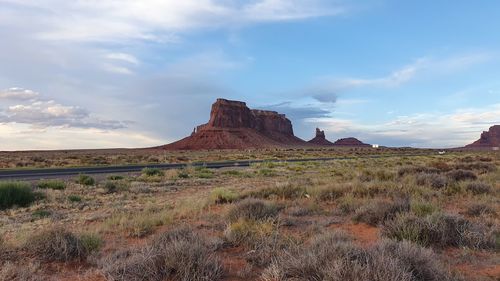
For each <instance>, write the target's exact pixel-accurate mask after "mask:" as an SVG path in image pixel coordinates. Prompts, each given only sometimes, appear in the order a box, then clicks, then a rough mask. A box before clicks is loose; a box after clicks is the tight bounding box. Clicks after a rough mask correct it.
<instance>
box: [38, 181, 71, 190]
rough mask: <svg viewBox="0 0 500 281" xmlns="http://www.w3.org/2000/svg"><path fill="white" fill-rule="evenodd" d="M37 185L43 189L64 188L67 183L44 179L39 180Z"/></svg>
mask: <svg viewBox="0 0 500 281" xmlns="http://www.w3.org/2000/svg"><path fill="white" fill-rule="evenodd" d="M37 187H38V188H41V189H47V188H49V189H54V190H64V189H66V183H65V182H63V181H61V180H43V181H39V182H38V184H37Z"/></svg>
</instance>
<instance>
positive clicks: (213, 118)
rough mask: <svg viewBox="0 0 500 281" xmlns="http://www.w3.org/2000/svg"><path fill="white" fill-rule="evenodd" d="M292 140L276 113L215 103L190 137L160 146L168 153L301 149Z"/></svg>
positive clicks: (281, 116)
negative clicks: (279, 147) (178, 151)
mask: <svg viewBox="0 0 500 281" xmlns="http://www.w3.org/2000/svg"><path fill="white" fill-rule="evenodd" d="M304 144H306V142H305V141H303V140H301V139H299V138H298V137H296V136H294V134H293V128H292V122H291V121H290V120H289V119H288V118H286V117H285V115H284V114H279V113H277V112H275V111H266V110H251V109H249V108H248V107H247V106H246V103H244V102H241V101H231V100H226V99H217V101H216V102H215V103H214V104H213V105H212V110H211V112H210V120H209V121H208V123H207V124H203V125H200V126H198V127H196V129H195V130H194V131H193V133H192V134H191V136H189V137H186V138H184V139H182V140H179V141H177V142H174V143H171V144H168V145H165V146H162V147H161V148H164V149H169V150H188V149H189V150H201V149H244V148H261V147H272V146H283V145H286V146H296V145H304Z"/></svg>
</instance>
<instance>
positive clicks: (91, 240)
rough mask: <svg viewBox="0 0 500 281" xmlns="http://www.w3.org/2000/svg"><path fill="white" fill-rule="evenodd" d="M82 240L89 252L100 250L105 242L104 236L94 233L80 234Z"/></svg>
mask: <svg viewBox="0 0 500 281" xmlns="http://www.w3.org/2000/svg"><path fill="white" fill-rule="evenodd" d="M80 242H81V244H82V246H83V248H84V249H85V251H86V252H87V253H94V252H98V251H99V250H100V249H101V247H102V245H103V244H104V242H103V241H102V238H101V237H100V236H99V235H97V234H93V233H85V234H82V235H80Z"/></svg>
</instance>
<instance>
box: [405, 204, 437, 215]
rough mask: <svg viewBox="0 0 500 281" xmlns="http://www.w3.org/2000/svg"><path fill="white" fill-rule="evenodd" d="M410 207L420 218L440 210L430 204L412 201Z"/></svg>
mask: <svg viewBox="0 0 500 281" xmlns="http://www.w3.org/2000/svg"><path fill="white" fill-rule="evenodd" d="M410 205H411V211H412V213H414V214H415V215H417V216H419V217H425V216H427V215H430V214H432V213H435V212H437V211H438V210H439V208H438V207H436V205H434V204H432V203H430V202H424V201H412V202H411V204H410Z"/></svg>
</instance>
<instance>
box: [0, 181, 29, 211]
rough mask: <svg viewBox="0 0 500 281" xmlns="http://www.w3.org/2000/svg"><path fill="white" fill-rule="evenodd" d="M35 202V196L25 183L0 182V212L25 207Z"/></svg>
mask: <svg viewBox="0 0 500 281" xmlns="http://www.w3.org/2000/svg"><path fill="white" fill-rule="evenodd" d="M35 200H36V194H35V193H34V192H33V190H32V189H31V186H30V184H29V183H26V182H0V210H4V209H8V208H11V207H13V206H19V207H27V206H29V205H30V204H31V203H33V202H34V201H35Z"/></svg>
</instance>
